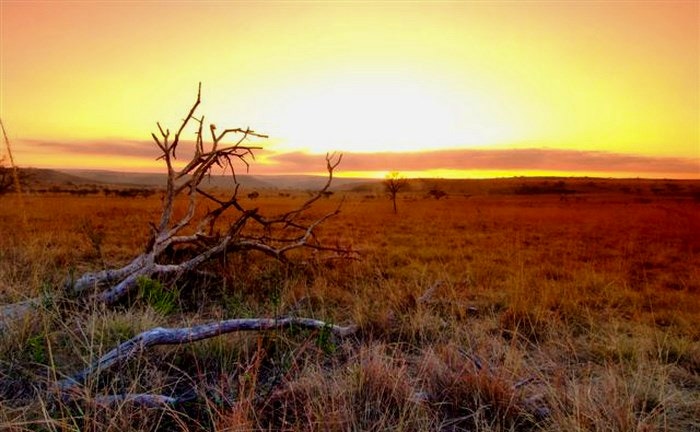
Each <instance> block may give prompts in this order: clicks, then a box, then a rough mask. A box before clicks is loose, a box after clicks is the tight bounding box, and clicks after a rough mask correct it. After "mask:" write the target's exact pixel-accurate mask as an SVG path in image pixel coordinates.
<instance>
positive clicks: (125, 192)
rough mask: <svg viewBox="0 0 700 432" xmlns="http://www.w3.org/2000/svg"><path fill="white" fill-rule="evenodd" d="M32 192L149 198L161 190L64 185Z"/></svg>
mask: <svg viewBox="0 0 700 432" xmlns="http://www.w3.org/2000/svg"><path fill="white" fill-rule="evenodd" d="M30 192H33V193H39V194H43V193H52V194H68V195H75V196H87V195H104V196H116V197H123V198H135V197H143V198H148V197H150V196H152V195H154V194H155V193H156V192H159V189H151V188H113V189H112V188H97V187H84V188H75V187H62V186H51V187H48V188H40V189H32V190H31V191H30Z"/></svg>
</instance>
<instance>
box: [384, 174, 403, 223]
mask: <svg viewBox="0 0 700 432" xmlns="http://www.w3.org/2000/svg"><path fill="white" fill-rule="evenodd" d="M407 185H408V179H407V178H405V177H403V176H402V175H401V174H400V173H399V172H398V171H392V172H390V173H389V174H387V176H386V178H385V179H384V189H386V193H387V195H389V199H390V200H391V201H392V202H393V203H394V213H398V210H397V208H396V195H397V194H398V193H399V192H401V190H403V189H405V188H406V186H407Z"/></svg>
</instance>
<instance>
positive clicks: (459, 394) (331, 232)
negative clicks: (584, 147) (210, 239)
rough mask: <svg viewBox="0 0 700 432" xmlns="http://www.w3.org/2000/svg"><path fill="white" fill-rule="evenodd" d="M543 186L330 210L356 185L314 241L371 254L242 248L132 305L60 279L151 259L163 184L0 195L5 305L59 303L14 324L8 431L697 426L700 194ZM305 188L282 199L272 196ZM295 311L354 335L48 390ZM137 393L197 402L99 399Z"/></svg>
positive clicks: (246, 339)
mask: <svg viewBox="0 0 700 432" xmlns="http://www.w3.org/2000/svg"><path fill="white" fill-rule="evenodd" d="M543 185H544V186H543ZM669 185H672V186H669ZM673 185H675V186H673ZM527 186H533V187H535V188H534V189H533V188H527V187H525V188H523V185H522V184H520V183H518V182H517V181H515V180H513V181H511V182H508V181H493V182H491V183H489V182H478V183H469V184H467V183H455V182H452V183H447V182H446V183H442V184H440V187H442V188H443V189H444V190H445V191H447V192H448V193H449V196H448V197H447V198H443V199H440V200H435V199H432V198H428V197H426V195H425V193H423V192H424V191H423V190H419V189H417V188H416V185H415V184H414V189H413V190H412V191H408V192H405V193H401V194H400V195H399V201H398V207H399V213H398V215H395V214H393V212H392V206H391V203H390V202H389V201H388V200H386V199H385V198H384V197H383V196H381V195H379V194H377V193H376V191H374V192H373V191H372V189H371V188H367V189H366V190H361V191H351V192H344V193H343V192H337V193H336V194H334V195H333V196H332V197H330V198H329V199H327V200H325V199H324V200H322V201H321V202H320V205H319V208H318V209H317V210H316V211H317V212H318V214H321V213H322V212H324V211H327V210H329V209H333V208H335V206H337V205H338V203H339V201H340V199H341V196H343V197H344V202H343V204H342V212H341V213H340V215H338V216H337V217H335V218H333V219H331V220H329V221H328V222H327V223H326V224H324V225H323V226H322V227H321V229H320V231H319V234H320V237H321V238H323V239H324V241H326V242H327V243H331V244H336V243H338V244H341V245H348V244H352V246H353V247H354V248H356V249H357V250H359V251H360V256H359V259H358V260H353V261H339V260H331V261H325V260H314V259H313V257H309V256H305V257H299V258H300V259H304V260H306V261H308V264H307V265H305V266H292V267H285V266H282V265H280V264H279V263H277V262H274V261H272V260H269V259H267V258H262V257H260V256H257V255H255V254H246V255H243V256H231V257H229V259H227V260H225V261H224V260H221V261H217V262H215V263H212V265H211V266H210V268H209V269H208V270H209V271H208V273H207V274H205V275H199V276H196V277H184V278H182V279H181V280H178V281H175V284H174V286H172V287H169V285H166V286H165V287H161V285H160V284H159V283H158V281H149V282H148V283H145V282H144V287H143V289H142V290H141V292H140V293H139V294H138V295H135V296H134V298H131V299H129V301H126V302H124V303H123V304H121V305H119V306H118V307H116V308H105V307H100V306H95V307H91V306H90V305H89V304H88V305H85V304H80V303H79V302H78V301H76V300H75V299H71V298H69V297H68V296H66V295H65V294H64V293H63V292H62V288H61V282H62V281H63V279H64V278H65V277H66V276H67V275H69V274H80V273H81V272H84V271H87V270H95V269H100V268H103V267H105V266H106V267H112V266H116V265H119V264H123V263H125V262H127V260H128V259H129V258H130V257H133V256H134V255H136V254H137V253H138V252H139V251H141V250H142V249H143V247H144V245H145V243H146V241H147V238H148V230H149V227H148V222H149V221H154V220H156V218H157V216H158V214H159V204H160V203H159V199H158V197H157V194H156V195H154V196H151V197H148V198H125V197H116V196H104V195H96V196H70V195H68V194H41V195H27V196H25V197H24V199H23V202H22V203H20V202H19V201H18V199H17V197H15V196H10V195H8V196H2V197H0V304H4V303H12V302H16V301H21V300H23V299H26V298H30V297H34V296H37V295H43V296H45V297H46V298H47V299H51V300H50V301H49V300H47V301H45V302H44V303H43V304H42V305H41V306H40V307H39V310H38V311H37V313H35V314H31V315H29V317H28V318H27V319H23V320H20V321H18V322H12V323H8V325H7V326H6V327H5V328H3V329H2V330H1V331H2V334H1V335H0V429H3V430H36V429H40V430H100V431H101V430H120V431H125V430H153V429H161V430H221V431H223V430H231V431H233V430H304V431H316V430H319V431H320V430H324V431H325V430H331V431H334V430H339V431H340V430H343V431H345V430H375V431H379V430H405V431H417V430H446V431H448V430H449V431H452V430H454V431H457V430H469V431H471V430H478V431H500V430H544V431H700V420H698V419H700V325H698V324H700V217H699V216H700V200H698V198H697V194H698V192H697V191H698V190H700V185H698V184H697V182H695V183H669V182H665V183H664V182H662V181H658V182H651V181H649V182H645V181H594V180H586V181H584V180H581V181H579V182H578V183H575V184H574V186H576V187H574V188H573V189H576V190H577V192H576V193H572V192H573V191H569V190H567V187H571V183H569V184H568V185H567V186H566V187H565V186H562V185H561V184H557V183H555V182H554V181H553V182H548V183H546V184H545V183H535V182H534V181H533V182H531V183H527ZM545 186H546V187H545ZM543 187H544V188H545V189H542V188H543ZM552 187H555V188H557V189H556V190H546V188H550V189H551V188H552ZM538 188H539V189H538ZM689 191H691V192H692V193H689ZM545 192H550V193H545ZM552 192H554V193H552ZM301 199H303V197H302V196H301V195H299V194H297V195H295V194H292V195H291V196H286V195H284V196H283V195H281V194H278V193H277V192H273V191H267V192H263V193H262V194H261V197H260V198H258V199H257V200H256V203H255V205H256V206H258V207H260V208H261V209H265V210H266V211H268V212H273V213H274V212H275V210H276V209H282V208H286V207H289V206H291V205H293V204H294V203H298V202H300V200H301ZM167 288H170V291H168V289H167ZM169 293H172V294H169ZM280 315H296V316H308V317H315V318H319V319H324V320H329V321H332V322H334V323H339V324H348V323H355V324H357V325H358V326H359V332H358V333H357V334H356V335H355V336H352V337H350V338H347V339H343V340H337V339H333V338H331V337H329V335H328V334H325V333H324V332H316V333H313V332H304V331H289V332H275V333H272V334H233V335H226V336H221V337H218V338H214V339H210V340H206V341H202V342H198V343H193V344H187V345H183V346H178V347H173V346H169V347H159V348H157V349H154V350H152V351H148V352H145V353H144V354H143V355H141V356H140V357H139V358H138V359H136V360H134V361H131V362H129V363H128V364H122V365H119V367H116V368H113V369H114V370H109V371H104V372H103V373H102V374H100V376H99V377H98V378H96V379H94V380H91V381H90V382H88V383H87V385H86V388H85V390H84V394H83V395H82V400H83V402H81V403H66V402H61V401H60V400H57V399H55V398H52V397H51V396H50V395H51V383H53V382H55V380H56V379H57V378H60V377H62V376H64V375H69V374H71V373H74V372H76V371H78V370H80V369H82V368H83V367H85V366H86V365H87V364H89V363H90V362H91V361H93V360H94V359H95V358H97V357H99V356H100V355H102V354H104V353H106V352H107V351H109V350H110V349H112V348H113V347H114V346H116V344H118V343H119V342H120V341H124V340H126V339H128V338H129V337H132V336H134V335H135V334H137V333H139V332H140V331H143V330H147V329H149V328H151V327H155V326H183V325H188V324H193V323H200V322H205V321H208V320H212V319H219V318H232V317H253V316H265V317H274V316H280ZM125 392H128V393H143V392H149V393H160V394H166V395H170V394H191V395H192V397H191V398H190V401H189V402H187V403H184V404H182V405H180V406H176V407H165V408H157V409H156V408H145V407H140V406H137V405H134V404H132V403H129V402H121V403H115V404H111V405H108V406H107V405H105V404H101V403H97V401H98V400H99V398H98V396H100V395H105V394H116V393H125Z"/></svg>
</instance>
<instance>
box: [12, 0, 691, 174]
mask: <svg viewBox="0 0 700 432" xmlns="http://www.w3.org/2000/svg"><path fill="white" fill-rule="evenodd" d="M699 15H700V5H699V4H698V3H697V2H678V3H667V2H644V1H640V2H590V3H589V2H524V3H517V2H508V1H504V2H499V1H493V2H437V3H421V2H406V3H404V2H400V3H390V2H377V3H371V2H359V3H342V2H337V3H336V2H331V3H292V2H269V3H266V2H235V3H234V2H231V3H228V2H204V3H194V2H186V1H185V2H170V3H167V7H165V8H164V7H163V4H162V3H156V2H153V3H150V2H148V3H147V2H144V3H133V2H78V3H75V2H69V1H58V2H1V3H0V19H1V20H2V23H1V24H2V25H0V32H1V33H0V115H1V116H2V118H3V121H4V122H5V124H6V126H7V127H8V129H9V132H10V135H11V138H17V139H18V140H21V139H25V140H27V141H30V140H32V139H33V140H37V139H39V140H52V141H70V142H75V141H80V142H84V143H85V146H86V150H87V149H88V147H89V146H90V145H91V144H90V142H91V141H100V142H105V141H109V140H148V139H149V136H150V133H151V132H152V131H154V130H156V128H155V123H156V121H160V122H161V124H163V125H164V126H165V127H169V128H170V129H176V128H177V126H178V123H179V121H180V119H182V117H183V116H184V115H185V113H186V112H187V110H188V109H189V107H190V106H191V104H192V102H193V100H194V96H195V92H196V85H197V83H198V82H200V81H201V82H202V83H203V95H202V96H203V103H202V106H201V111H200V114H204V115H205V116H206V120H205V121H206V122H207V123H208V122H213V123H216V124H217V125H218V126H219V127H222V126H231V127H247V126H250V127H251V128H252V129H255V130H256V131H259V132H261V133H266V134H269V135H270V136H271V139H270V140H269V141H268V142H265V143H263V145H264V146H265V147H266V149H268V150H270V151H272V152H274V153H283V152H309V153H315V154H323V153H325V152H326V151H332V150H338V151H345V152H384V153H391V152H402V153H403V152H422V151H428V150H436V149H463V148H483V149H487V148H496V149H507V148H523V147H526V148H543V147H547V148H553V149H570V150H585V151H601V152H612V153H624V154H639V155H645V156H667V157H677V158H690V159H693V160H700V83H699V81H700V78H699V77H700V66H699V65H698V60H697V59H698V58H700V48H699V45H700V42H699V40H700V34H699V32H700V30H699V29H698V26H697V21H698V18H700V17H699ZM188 138H191V135H190V136H188ZM15 153H17V157H18V161H19V163H21V164H25V165H42V166H55V167H58V166H63V165H61V164H66V166H68V167H76V166H78V165H80V166H83V165H88V167H94V166H98V165H100V166H101V165H105V164H107V165H109V164H110V163H111V162H115V161H118V162H119V163H120V164H121V163H123V164H125V165H127V167H126V168H127V169H128V167H133V168H134V169H139V170H142V169H149V168H146V167H147V166H151V167H152V169H153V170H154V171H157V170H158V169H159V168H160V165H158V164H157V163H155V162H153V161H151V160H148V161H146V160H137V159H138V158H135V157H131V158H129V157H126V156H123V155H119V156H115V157H105V156H97V155H93V156H89V154H88V153H89V152H88V151H86V152H85V153H86V154H82V155H65V156H64V155H44V156H43V157H42V156H41V155H39V154H37V152H36V151H34V150H33V149H28V148H25V147H22V146H21V145H18V148H16V149H15ZM260 162H261V163H262V164H265V163H266V162H265V160H264V158H263V159H262V160H261V161H260ZM149 164H150V165H149ZM387 168H389V167H387ZM395 168H397V169H399V170H400V169H401V167H395ZM314 169H315V167H309V168H308V170H310V171H313V170H314ZM552 170H553V171H556V167H552ZM494 172H498V169H497V167H494ZM466 173H467V174H468V172H466ZM435 175H439V173H436V174H435ZM450 175H452V174H450ZM465 175H466V174H465Z"/></svg>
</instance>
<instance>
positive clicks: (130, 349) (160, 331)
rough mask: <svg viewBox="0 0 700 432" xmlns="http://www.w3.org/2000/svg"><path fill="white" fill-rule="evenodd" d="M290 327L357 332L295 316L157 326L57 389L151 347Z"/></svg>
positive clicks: (340, 333)
mask: <svg viewBox="0 0 700 432" xmlns="http://www.w3.org/2000/svg"><path fill="white" fill-rule="evenodd" d="M291 327H299V328H303V329H315V330H320V329H327V330H328V331H330V332H331V333H333V334H335V335H336V336H339V337H343V336H348V335H350V334H352V333H354V332H355V331H356V330H357V327H355V326H347V327H342V326H337V325H333V324H329V323H327V322H325V321H319V320H316V319H311V318H295V317H287V318H240V319H229V320H224V321H217V322H213V323H208V324H200V325H197V326H192V327H179V328H163V327H156V328H153V329H150V330H147V331H144V332H142V333H139V334H138V335H136V336H134V337H133V338H131V339H129V340H128V341H126V342H123V343H121V344H119V346H117V347H116V348H114V349H113V350H111V351H110V352H108V353H107V354H105V355H103V356H102V357H101V358H99V359H98V360H97V361H95V362H94V363H93V364H92V365H90V366H89V367H87V368H86V369H84V370H82V371H81V372H79V373H77V374H75V375H73V376H72V377H69V378H65V379H63V380H61V381H59V383H58V386H59V389H61V391H62V392H67V391H69V390H70V389H72V388H74V387H75V386H77V385H81V384H83V383H84V382H85V380H86V379H87V377H89V376H90V375H92V374H94V373H97V372H99V371H101V370H104V369H108V368H110V367H111V366H113V365H114V364H115V363H118V362H124V361H127V360H129V359H130V358H132V357H134V356H135V355H137V354H138V353H140V352H143V351H144V350H146V349H147V348H150V347H153V346H157V345H180V344H185V343H190V342H195V341H199V340H203V339H208V338H212V337H215V336H219V335H222V334H226V333H233V332H245V331H267V330H278V329H286V328H291Z"/></svg>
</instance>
